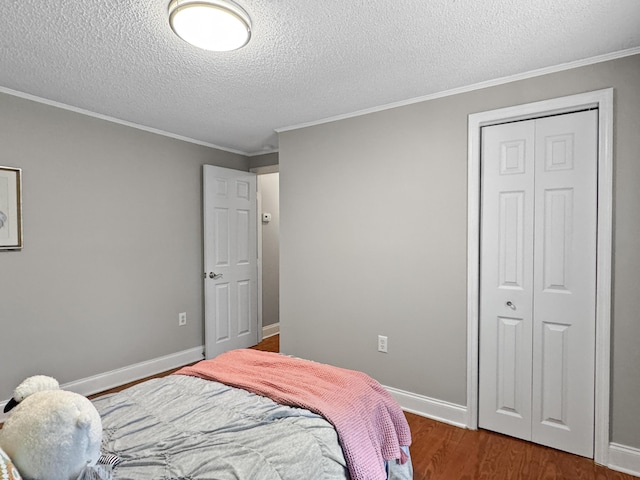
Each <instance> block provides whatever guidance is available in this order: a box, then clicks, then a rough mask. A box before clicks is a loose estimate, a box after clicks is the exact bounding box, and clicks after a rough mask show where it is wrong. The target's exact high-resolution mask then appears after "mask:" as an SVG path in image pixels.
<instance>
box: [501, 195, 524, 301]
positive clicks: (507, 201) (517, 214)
mask: <svg viewBox="0 0 640 480" xmlns="http://www.w3.org/2000/svg"><path fill="white" fill-rule="evenodd" d="M524 197H525V193H524V192H503V193H500V200H499V209H500V240H499V241H500V245H499V247H498V248H499V253H498V261H499V267H498V268H499V272H500V273H499V286H500V287H506V288H520V289H521V288H522V286H523V278H522V277H523V274H524V219H525V218H524V217H525V215H524Z"/></svg>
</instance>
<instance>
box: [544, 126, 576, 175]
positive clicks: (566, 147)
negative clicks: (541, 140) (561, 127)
mask: <svg viewBox="0 0 640 480" xmlns="http://www.w3.org/2000/svg"><path fill="white" fill-rule="evenodd" d="M573 141H574V135H573V134H572V133H568V134H565V135H552V136H548V137H546V138H545V147H546V148H545V156H544V167H545V170H546V171H548V172H550V171H553V170H571V169H572V168H573V151H574V148H573Z"/></svg>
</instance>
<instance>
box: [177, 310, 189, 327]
mask: <svg viewBox="0 0 640 480" xmlns="http://www.w3.org/2000/svg"><path fill="white" fill-rule="evenodd" d="M186 324H187V312H182V313H179V314H178V326H179V327H182V326H184V325H186Z"/></svg>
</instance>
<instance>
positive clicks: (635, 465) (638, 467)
mask: <svg viewBox="0 0 640 480" xmlns="http://www.w3.org/2000/svg"><path fill="white" fill-rule="evenodd" d="M608 467H609V468H610V469H611V470H617V471H618V472H623V473H628V474H629V475H634V476H636V477H640V449H638V448H633V447H627V446H626V445H620V444H618V443H610V444H609V465H608Z"/></svg>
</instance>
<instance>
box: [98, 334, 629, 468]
mask: <svg viewBox="0 0 640 480" xmlns="http://www.w3.org/2000/svg"><path fill="white" fill-rule="evenodd" d="M251 348H254V349H258V350H264V351H269V352H279V351H280V337H279V335H274V336H272V337H269V338H266V339H264V340H263V341H262V342H260V343H259V344H258V345H256V346H254V347H251ZM174 371H175V370H170V371H168V372H164V373H161V374H158V375H155V376H154V377H161V376H164V375H167V374H169V373H172V372H174ZM134 383H137V382H132V383H131V384H127V385H123V386H122V387H118V388H116V389H111V390H109V391H108V392H102V393H100V394H97V395H94V397H95V396H98V395H103V394H105V393H110V392H113V391H118V390H121V389H123V388H126V387H127V386H130V385H132V384H134ZM405 415H406V417H407V421H408V422H409V426H410V427H411V433H412V437H413V444H412V445H411V458H412V462H413V469H414V480H573V479H576V480H638V478H637V477H633V476H631V475H627V474H624V473H620V472H616V471H614V470H610V469H608V468H605V467H602V466H599V465H596V464H595V463H594V462H593V461H592V460H589V459H587V458H582V457H578V456H576V455H571V454H569V453H564V452H560V451H558V450H554V449H551V448H547V447H543V446H540V445H536V444H533V443H529V442H524V441H522V440H518V439H514V438H511V437H507V436H504V435H500V434H497V433H494V432H489V431H485V430H466V429H463V428H459V427H454V426H451V425H447V424H445V423H442V422H437V421H435V420H431V419H428V418H424V417H421V416H419V415H414V414H412V413H405Z"/></svg>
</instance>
